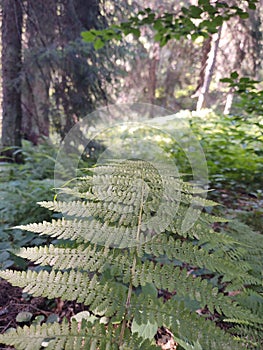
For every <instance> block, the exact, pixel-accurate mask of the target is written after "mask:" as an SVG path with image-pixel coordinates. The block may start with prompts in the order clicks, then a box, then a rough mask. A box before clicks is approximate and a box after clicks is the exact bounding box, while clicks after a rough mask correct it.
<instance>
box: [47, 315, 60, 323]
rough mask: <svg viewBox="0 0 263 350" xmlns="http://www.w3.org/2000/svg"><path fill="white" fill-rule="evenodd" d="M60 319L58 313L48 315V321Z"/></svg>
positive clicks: (53, 321) (52, 321) (54, 321)
mask: <svg viewBox="0 0 263 350" xmlns="http://www.w3.org/2000/svg"><path fill="white" fill-rule="evenodd" d="M58 321H59V317H58V315H57V314H51V315H49V316H48V318H47V321H46V323H56V322H58Z"/></svg>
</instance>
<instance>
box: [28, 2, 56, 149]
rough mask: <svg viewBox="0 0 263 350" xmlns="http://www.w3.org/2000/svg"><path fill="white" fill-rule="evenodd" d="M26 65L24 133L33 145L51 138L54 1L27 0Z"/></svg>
mask: <svg viewBox="0 0 263 350" xmlns="http://www.w3.org/2000/svg"><path fill="white" fill-rule="evenodd" d="M26 12H27V20H26V35H27V38H26V39H27V40H26V43H25V54H24V62H23V85H22V86H23V89H22V109H23V119H22V131H23V136H24V137H25V138H26V139H28V140H30V141H31V142H32V143H33V144H35V145H36V144H38V143H39V141H40V140H41V138H42V137H48V136H49V125H50V123H49V102H50V101H49V88H50V82H51V65H50V62H49V59H48V52H49V50H50V48H51V45H52V43H53V41H54V33H55V30H54V29H55V16H56V4H55V2H54V0H38V1H36V0H28V1H27V11H26Z"/></svg>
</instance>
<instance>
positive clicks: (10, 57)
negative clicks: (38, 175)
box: [2, 0, 23, 162]
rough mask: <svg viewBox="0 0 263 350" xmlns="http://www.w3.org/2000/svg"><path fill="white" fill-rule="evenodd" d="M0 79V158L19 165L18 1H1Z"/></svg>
mask: <svg viewBox="0 0 263 350" xmlns="http://www.w3.org/2000/svg"><path fill="white" fill-rule="evenodd" d="M2 11H3V19H2V79H3V121H2V146H3V152H2V153H3V154H4V155H5V156H6V157H7V158H10V160H11V159H12V160H15V161H17V162H18V161H21V154H20V155H18V154H17V153H16V156H14V151H15V149H14V148H13V149H5V148H7V147H13V146H16V147H21V120H22V110H21V84H20V73H21V61H22V56H21V50H22V45H21V35H22V21H23V15H22V8H21V2H20V1H19V0H2Z"/></svg>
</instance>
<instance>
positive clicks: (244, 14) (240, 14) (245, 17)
mask: <svg viewBox="0 0 263 350" xmlns="http://www.w3.org/2000/svg"><path fill="white" fill-rule="evenodd" d="M238 16H239V17H240V18H241V19H247V18H249V14H248V13H247V12H239V13H238Z"/></svg>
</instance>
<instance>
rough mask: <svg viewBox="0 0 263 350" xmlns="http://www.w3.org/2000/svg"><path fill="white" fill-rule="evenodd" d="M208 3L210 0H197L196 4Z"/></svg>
mask: <svg viewBox="0 0 263 350" xmlns="http://www.w3.org/2000/svg"><path fill="white" fill-rule="evenodd" d="M209 4H210V0H198V5H199V6H201V5H209Z"/></svg>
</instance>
